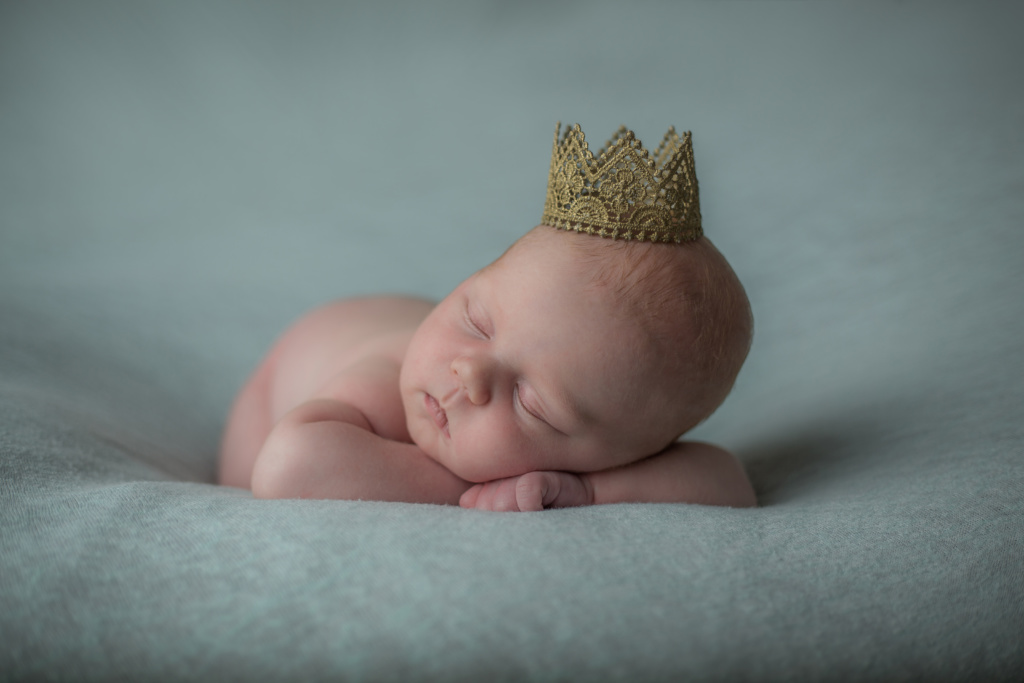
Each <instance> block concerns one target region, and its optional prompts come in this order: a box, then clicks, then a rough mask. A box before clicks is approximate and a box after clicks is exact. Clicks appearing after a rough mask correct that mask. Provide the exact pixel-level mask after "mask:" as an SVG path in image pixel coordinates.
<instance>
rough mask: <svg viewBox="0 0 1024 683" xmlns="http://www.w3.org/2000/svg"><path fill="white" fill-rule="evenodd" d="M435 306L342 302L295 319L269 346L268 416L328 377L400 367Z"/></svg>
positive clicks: (394, 300)
mask: <svg viewBox="0 0 1024 683" xmlns="http://www.w3.org/2000/svg"><path fill="white" fill-rule="evenodd" d="M433 306H434V304H432V303H431V302H429V301H425V300H423V299H416V298H412V297H364V298H358V299H341V300H338V301H334V302H331V303H329V304H326V305H324V306H320V307H319V308H316V309H314V310H312V311H310V312H309V313H307V314H306V315H304V316H302V317H301V318H300V319H299V320H298V321H296V322H295V323H294V324H293V325H292V326H291V327H289V328H288V330H287V331H286V332H285V333H284V335H282V337H281V339H280V340H279V341H278V343H277V344H276V345H275V346H274V348H273V350H272V351H271V353H270V355H269V357H268V359H267V362H269V363H271V364H272V366H273V372H272V375H273V379H272V381H271V385H272V390H271V391H272V397H271V404H272V412H273V413H275V414H276V416H280V415H282V414H283V413H285V412H287V411H288V410H290V409H291V408H293V407H295V406H296V405H298V404H300V403H302V402H304V401H306V400H308V399H309V398H310V397H311V396H313V395H314V394H315V393H316V392H318V391H319V390H320V389H321V388H322V387H323V386H324V384H325V382H328V381H330V380H331V379H332V378H334V377H336V376H338V375H339V374H342V373H343V372H344V371H345V370H347V369H348V368H351V367H353V366H355V365H365V364H366V363H367V362H374V361H375V360H377V361H379V362H380V363H392V364H394V365H395V366H396V367H397V366H400V365H401V359H402V357H403V356H404V354H405V347H406V346H407V345H408V342H409V339H410V338H411V337H412V334H413V332H415V331H416V328H417V327H418V326H419V324H420V322H422V320H423V318H425V317H426V316H427V314H428V313H430V311H431V309H432V308H433Z"/></svg>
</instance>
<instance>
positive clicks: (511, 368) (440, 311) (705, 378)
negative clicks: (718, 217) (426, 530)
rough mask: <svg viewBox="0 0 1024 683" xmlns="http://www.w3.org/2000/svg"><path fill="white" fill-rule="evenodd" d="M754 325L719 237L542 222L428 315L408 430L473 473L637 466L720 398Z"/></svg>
mask: <svg viewBox="0 0 1024 683" xmlns="http://www.w3.org/2000/svg"><path fill="white" fill-rule="evenodd" d="M751 334H752V318H751V314H750V306H749V303H748V302H747V298H746V294H745V293H744V291H743V287H742V285H741V284H740V282H739V280H738V279H737V277H736V275H735V273H733V271H732V269H731V268H730V267H729V264H728V263H727V262H726V260H725V259H724V258H723V257H722V255H721V254H720V253H719V252H718V250H716V249H715V247H714V246H713V245H712V244H711V242H710V241H708V240H707V239H706V238H703V237H701V238H699V239H697V240H695V241H691V242H688V243H685V244H662V243H648V242H636V241H618V240H610V239H603V238H600V237H594V236H591V235H586V234H579V233H576V232H571V231H565V230H559V229H555V228H552V227H549V226H546V225H542V226H538V227H537V228H534V229H533V230H532V231H530V232H529V233H527V234H526V235H525V236H524V237H522V238H521V239H520V240H518V241H517V242H516V243H515V244H514V245H513V246H512V247H510V248H509V249H508V251H506V252H505V254H504V255H502V256H501V258H499V259H498V260H497V261H495V262H494V263H492V264H491V265H489V266H487V267H486V268H484V269H483V270H481V271H478V272H477V273H475V274H474V275H472V276H471V277H469V278H468V279H467V280H466V281H464V282H463V283H462V284H460V285H459V286H458V287H457V288H456V289H455V290H454V291H453V292H452V293H451V294H450V295H448V296H447V297H446V298H445V299H444V300H443V301H442V302H441V303H440V304H438V306H437V307H436V308H435V309H434V311H433V312H432V313H431V314H430V315H429V316H428V317H427V319H426V320H425V321H424V322H423V323H422V324H421V325H420V327H419V329H418V330H417V332H416V334H415V335H414V337H413V339H412V341H411V343H410V345H409V350H408V352H407V355H406V359H405V362H404V364H403V367H402V376H401V392H402V400H403V403H404V407H405V411H406V419H407V422H408V427H409V432H410V435H411V436H412V438H413V440H414V441H415V442H416V443H417V444H418V445H419V446H420V448H422V449H423V450H424V451H425V452H426V453H427V454H429V455H430V456H431V457H433V458H435V459H436V460H437V461H438V462H440V463H441V464H443V465H444V466H445V467H447V468H448V469H449V470H451V471H452V472H454V473H455V474H456V475H458V476H460V477H462V478H464V479H467V480H469V481H477V482H479V481H488V480H492V479H498V478H502V477H508V476H514V475H518V474H523V473H525V472H529V471H534V470H566V471H576V472H588V471H597V470H603V469H607V468H610V467H615V466H619V465H625V464H628V463H631V462H635V461H637V460H639V459H642V458H644V457H647V456H649V455H653V454H654V453H657V452H658V451H660V450H662V449H663V448H664V447H666V446H667V445H668V444H670V443H671V442H672V441H674V440H675V439H676V438H678V437H679V436H680V435H681V434H683V433H684V432H686V431H687V430H689V429H690V428H692V427H693V426H694V425H696V424H697V423H699V422H700V421H702V420H703V419H705V418H706V417H707V416H708V415H710V414H711V413H712V412H713V411H714V410H715V409H716V408H717V407H718V406H719V405H720V404H721V402H722V401H723V400H724V399H725V397H726V395H727V394H728V393H729V390H730V389H731V388H732V385H733V382H734V381H735V379H736V375H737V373H738V372H739V369H740V366H741V365H742V364H743V361H744V359H745V358H746V355H747V351H748V349H749V346H750V339H751Z"/></svg>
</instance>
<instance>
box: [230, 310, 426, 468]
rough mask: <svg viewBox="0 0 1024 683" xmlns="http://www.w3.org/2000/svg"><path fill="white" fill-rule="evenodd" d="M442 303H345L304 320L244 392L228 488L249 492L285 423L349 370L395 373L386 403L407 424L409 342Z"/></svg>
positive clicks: (235, 414)
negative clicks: (401, 386)
mask: <svg viewBox="0 0 1024 683" xmlns="http://www.w3.org/2000/svg"><path fill="white" fill-rule="evenodd" d="M433 306H434V304H432V303H430V302H428V301H424V300H422V299H414V298H407V297H372V298H360V299H344V300H340V301H335V302H333V303H330V304H327V305H325V306H322V307H320V308H317V309H315V310H313V311H311V312H310V313H308V314H306V315H305V316H303V317H302V318H300V319H299V320H298V321H297V322H296V323H295V324H293V325H292V326H291V327H290V328H289V329H288V330H287V331H286V332H285V333H284V334H283V335H282V336H281V338H280V339H279V340H278V341H277V342H276V343H275V344H274V346H273V348H272V349H271V350H270V353H268V354H267V356H266V357H265V358H264V359H263V360H262V361H261V363H260V365H259V366H258V367H257V368H256V370H255V372H254V373H253V375H252V376H251V377H250V379H249V380H248V382H247V383H246V385H245V386H244V387H243V388H242V390H241V392H240V393H239V395H238V398H237V399H236V400H235V403H234V406H233V407H232V409H231V414H230V416H229V417H228V423H227V426H226V429H225V432H224V441H223V443H222V445H221V458H220V482H221V483H222V484H228V485H231V486H240V487H243V488H248V487H249V480H250V477H251V475H252V468H253V463H254V462H255V460H256V456H257V455H258V454H259V450H260V448H261V447H262V445H263V442H264V441H265V440H266V437H267V435H268V434H269V433H270V429H271V427H273V425H274V423H276V422H277V421H278V420H279V419H281V417H283V416H284V415H285V414H287V413H288V412H289V411H291V410H292V409H294V408H296V407H298V406H299V405H301V404H303V403H304V402H306V401H308V400H310V399H311V398H313V397H314V396H317V395H320V394H323V393H324V392H325V390H326V391H328V392H329V391H330V384H331V383H332V381H334V380H335V379H336V378H338V377H340V376H343V375H344V374H345V373H346V371H349V370H350V369H352V368H354V367H357V366H366V365H379V366H384V367H393V368H394V372H395V383H394V384H395V386H394V392H393V394H392V392H387V395H385V396H381V397H375V398H377V400H378V401H379V400H383V401H385V402H386V404H387V407H386V410H387V412H389V413H392V416H393V418H392V420H391V421H393V422H395V423H398V422H400V421H404V416H403V415H402V405H401V401H400V399H399V398H398V397H399V394H398V383H397V372H398V369H400V367H401V364H402V359H403V358H404V356H405V350H406V348H407V347H408V345H409V340H410V338H411V337H412V335H413V333H414V332H415V331H416V328H417V327H418V326H419V324H420V322H422V320H423V319H424V318H425V317H426V316H427V314H428V313H430V311H431V309H432V308H433Z"/></svg>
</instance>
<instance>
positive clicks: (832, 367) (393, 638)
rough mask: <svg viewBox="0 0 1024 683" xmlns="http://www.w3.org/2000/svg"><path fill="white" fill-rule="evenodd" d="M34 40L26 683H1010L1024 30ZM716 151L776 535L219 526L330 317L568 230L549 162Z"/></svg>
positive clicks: (113, 20) (191, 10)
mask: <svg viewBox="0 0 1024 683" xmlns="http://www.w3.org/2000/svg"><path fill="white" fill-rule="evenodd" d="M346 5H347V3H338V5H337V6H333V5H320V4H315V5H313V4H310V5H304V4H301V3H300V4H296V3H282V4H279V5H275V4H259V5H257V4H251V3H244V4H227V3H218V4H199V3H196V4H184V3H182V4H179V3H174V4H171V3H168V4H165V5H156V6H152V5H139V4H136V3H126V4H103V3H87V4H83V3H67V4H54V3H45V4H43V3H20V4H15V3H5V4H3V5H0V150H2V152H0V679H5V680H7V679H9V680H40V679H44V678H50V679H77V680H112V679H122V678H123V679H153V678H160V679H167V680H194V679H197V678H207V679H218V680H232V679H237V680H254V679H257V680H259V679H264V678H266V679H275V678H276V679H282V678H296V679H302V680H339V679H351V680H458V679H465V680H498V681H500V680H522V679H527V678H532V679H537V680H638V679H639V680H645V679H647V680H654V679H666V680H682V679H686V680H708V681H716V680H721V681H737V680H752V681H757V680H766V681H773V680H790V681H814V680H872V679H886V680H963V681H968V680H1019V676H1020V674H1021V672H1022V671H1024V650H1022V648H1021V646H1020V644H1021V643H1022V642H1024V569H1022V567H1024V546H1022V538H1024V510H1022V505H1024V504H1022V498H1024V381H1022V379H1024V341H1022V340H1024V315H1022V314H1024V297H1021V292H1022V291H1024V258H1022V253H1024V229H1022V225H1024V163H1022V161H1021V160H1022V159H1024V132H1022V131H1024V128H1022V127H1021V125H1020V124H1021V121H1022V120H1024V90H1022V89H1021V87H1020V83H1019V77H1020V73H1021V72H1022V69H1024V47H1022V43H1021V41H1020V40H1019V35H1018V33H1019V27H1020V26H1021V25H1024V12H1022V10H1021V8H1020V5H1019V4H1011V3H1007V4H998V3H987V4H971V5H970V6H966V5H965V6H960V7H956V6H936V5H933V4H917V3H913V2H910V3H899V4H893V5H867V6H858V5H852V4H829V5H827V6H819V5H807V4H802V3H801V4H793V3H756V4H755V3H744V4H736V3H718V4H706V3H702V4H683V3H671V4H649V3H648V4H645V3H636V4H630V8H631V9H629V10H628V11H627V10H625V9H623V8H622V7H616V6H615V5H612V4H600V3H595V4H587V5H583V4H569V3H566V4H553V5H551V6H548V5H546V4H541V5H534V4H532V3H517V4H513V3H500V4H499V3H491V4H484V3H473V4H470V3H466V4H453V3H400V4H396V3H373V4H372V5H371V4H370V3H366V6H365V7H357V8H351V7H347V6H346ZM558 119H561V120H562V121H573V122H575V121H579V122H580V123H581V125H582V126H583V128H584V130H586V131H587V133H588V134H589V135H591V137H592V139H593V140H592V141H593V142H595V143H597V142H600V141H603V139H604V138H605V137H607V136H608V135H611V133H612V132H613V131H614V130H615V128H616V127H617V126H618V124H620V123H625V124H627V125H629V126H630V127H631V128H632V129H633V130H634V131H636V133H637V135H638V136H639V137H640V138H641V139H642V140H643V141H644V142H645V144H648V143H650V144H656V141H657V140H658V139H660V137H661V136H662V135H663V133H664V131H665V130H666V129H667V127H668V126H669V125H675V126H676V127H677V128H678V129H679V130H693V131H694V149H695V154H696V165H697V172H698V176H699V178H700V182H701V207H702V213H703V216H704V227H705V230H706V232H707V234H708V236H709V237H710V238H711V239H712V240H713V241H714V242H715V243H716V244H717V245H718V246H719V248H720V249H722V251H723V252H724V253H725V254H726V255H727V256H728V258H729V259H730V261H731V262H732V263H733V265H734V267H735V269H736V270H737V272H738V273H739V275H740V277H741V279H742V280H743V282H744V283H745V285H746V287H747V289H748V292H749V295H750V298H751V301H752V305H753V307H754V313H755V317H756V321H757V323H756V326H757V331H756V338H755V342H754V347H753V350H752V353H751V356H750V360H749V361H748V364H747V366H746V367H745V368H744V370H743V372H742V373H741V375H740V379H739V381H738V383H737V386H736V389H735V390H734V392H733V394H732V396H731V397H730V398H729V400H728V401H727V402H726V404H725V405H724V406H723V407H722V409H721V410H720V411H719V412H718V413H716V414H715V415H714V416H713V417H712V418H711V419H710V420H709V421H708V422H707V423H705V424H704V425H701V426H700V427H699V428H698V429H697V430H696V431H695V432H694V433H693V436H694V438H702V439H707V440H711V441H714V442H717V443H720V444H722V445H724V446H726V447H728V448H731V449H733V450H735V451H736V452H737V453H738V455H739V456H740V457H741V458H742V459H743V460H744V462H745V463H746V465H747V467H748V470H749V471H750V473H751V477H752V479H753V481H754V483H755V486H756V488H757V490H758V493H759V497H760V500H761V502H762V507H760V508H758V509H754V510H729V509H719V508H709V507H702V506H687V505H616V506H606V507H594V508H588V509H577V510H559V511H546V512H543V513H535V514H492V513H478V512H470V511H463V510H459V509H455V508H444V507H433V506H420V505H403V504H383V503H376V502H342V501H273V502H264V501H254V500H253V499H252V498H251V496H250V495H249V494H248V493H247V492H244V491H241V490H238V489H231V488H222V487H217V486H215V485H213V483H212V481H213V473H214V470H215V460H216V449H217V441H218V438H219V433H220V429H221V426H222V424H223V420H224V417H225V415H226V412H227V410H228V407H229V404H230V401H231V399H232V397H233V395H234V393H235V392H236V391H237V390H238V388H239V386H240V385H241V383H242V382H243V381H244V379H245V376H246V374H247V373H248V372H249V371H250V370H251V369H252V367H253V366H254V365H255V363H256V362H257V361H258V359H259V358H260V357H261V355H262V354H263V353H264V352H265V351H266V349H267V348H268V346H269V345H270V344H271V343H272V341H273V339H274V337H275V335H277V334H278V333H279V332H280V331H281V330H283V329H284V328H285V327H286V326H287V325H288V323H289V322H290V321H292V320H293V319H294V318H295V317H297V316H298V315H300V314H301V313H302V312H303V311H305V310H307V309H308V308H310V307H312V306H314V305H317V304H319V303H322V302H324V301H327V300H329V299H331V298H334V297H338V296H352V295H357V294H363V293H369V292H407V293H416V294H423V295H427V296H432V297H441V296H443V295H444V294H445V293H446V292H447V291H448V290H449V289H450V288H451V287H453V286H454V285H455V284H457V283H458V282H459V281H460V280H461V279H462V278H464V277H465V276H466V275H468V274H469V273H470V272H472V271H473V270H475V269H476V268H478V267H480V266H482V265H483V264H485V263H487V262H488V261H489V260H491V259H493V258H495V257H496V256H497V255H499V254H500V253H501V251H502V250H503V249H504V248H505V247H506V246H507V245H508V244H510V243H511V242H512V241H513V240H514V239H515V238H516V237H517V236H519V235H520V234H521V233H522V232H524V231H525V230H527V229H528V228H530V227H532V226H533V224H534V223H536V222H537V221H538V220H539V217H540V213H541V209H542V206H543V201H544V182H545V178H546V173H547V167H548V162H549V154H550V144H551V130H552V128H553V126H554V122H555V121H556V120H558Z"/></svg>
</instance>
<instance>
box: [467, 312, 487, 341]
mask: <svg viewBox="0 0 1024 683" xmlns="http://www.w3.org/2000/svg"><path fill="white" fill-rule="evenodd" d="M465 318H466V324H467V325H468V326H469V328H470V329H471V330H472V331H473V332H475V333H476V334H478V335H480V336H481V337H483V338H484V339H490V338H491V335H490V334H489V333H488V331H487V329H485V328H486V325H485V324H484V323H483V322H481V319H480V317H479V316H478V315H474V314H473V313H472V312H471V311H470V307H469V305H468V304H467V305H466V312H465Z"/></svg>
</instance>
